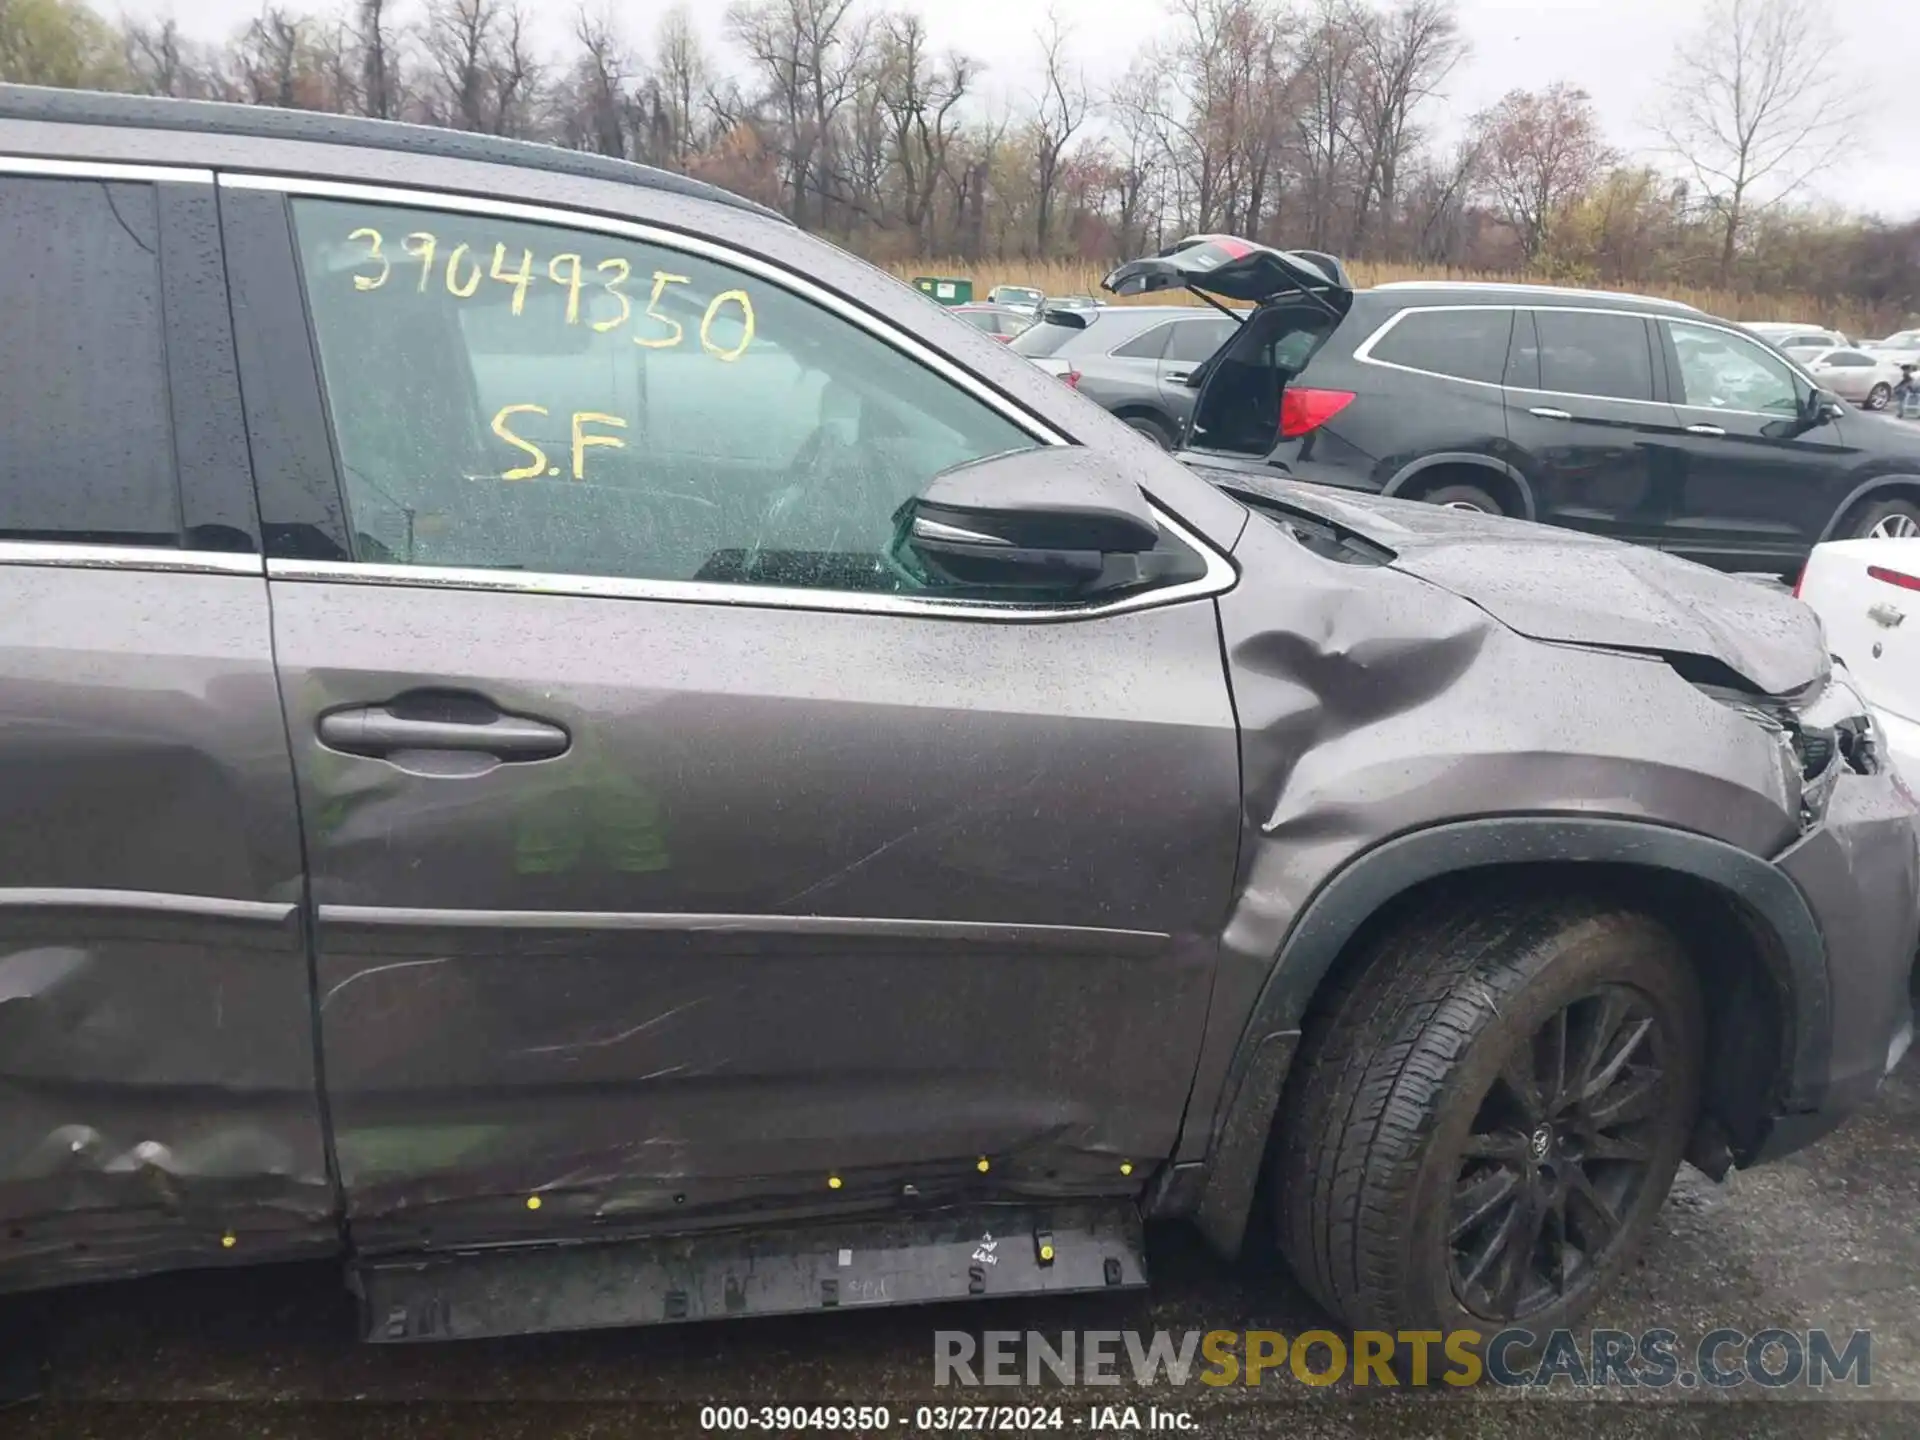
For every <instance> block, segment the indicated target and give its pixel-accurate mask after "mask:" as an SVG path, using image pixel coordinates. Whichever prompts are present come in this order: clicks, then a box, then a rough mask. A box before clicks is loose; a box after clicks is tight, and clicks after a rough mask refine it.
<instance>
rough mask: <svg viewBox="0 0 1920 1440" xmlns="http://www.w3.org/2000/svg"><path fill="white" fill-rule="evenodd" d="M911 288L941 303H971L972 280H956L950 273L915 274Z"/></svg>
mask: <svg viewBox="0 0 1920 1440" xmlns="http://www.w3.org/2000/svg"><path fill="white" fill-rule="evenodd" d="M913 288H914V289H916V290H918V291H919V292H920V293H921V294H922V295H927V296H931V297H932V298H933V299H935V300H937V301H939V302H940V303H941V304H942V305H969V304H972V303H973V281H971V280H957V279H955V278H954V277H953V276H951V275H916V276H914V277H913Z"/></svg>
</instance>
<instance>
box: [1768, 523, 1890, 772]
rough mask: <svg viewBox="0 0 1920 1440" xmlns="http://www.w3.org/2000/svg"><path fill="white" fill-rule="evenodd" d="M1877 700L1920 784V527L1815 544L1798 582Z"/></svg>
mask: <svg viewBox="0 0 1920 1440" xmlns="http://www.w3.org/2000/svg"><path fill="white" fill-rule="evenodd" d="M1793 593H1794V594H1796V595H1798V596H1799V597H1800V598H1801V599H1802V600H1804V601H1806V603H1807V604H1809V605H1811V606H1812V607H1813V609H1814V611H1815V612H1816V613H1817V614H1818V615H1819V616H1820V622H1821V624H1822V625H1823V626H1824V627H1825V629H1826V634H1827V643H1828V644H1829V645H1830V646H1832V648H1833V653H1834V654H1835V655H1836V656H1838V657H1839V658H1840V659H1841V660H1842V661H1844V662H1845V664H1846V666H1847V669H1848V671H1849V672H1850V673H1851V675H1852V676H1853V677H1854V679H1855V680H1856V681H1857V682H1858V684H1859V686H1860V692H1861V694H1863V695H1864V696H1865V697H1866V699H1867V703H1868V704H1870V705H1872V706H1873V708H1874V712H1875V715H1876V718H1877V719H1878V721H1879V723H1880V727H1881V732H1882V734H1883V735H1884V736H1885V743H1886V751H1887V754H1888V756H1889V757H1890V758H1891V759H1892V761H1893V762H1894V764H1895V766H1896V767H1897V768H1898V770H1899V771H1900V773H1901V774H1903V775H1904V776H1906V778H1907V780H1908V781H1909V782H1910V783H1912V784H1916V785H1920V622H1916V624H1915V625H1908V624H1907V623H1906V622H1907V621H1908V620H1909V619H1910V618H1914V616H1915V615H1916V614H1920V527H1912V528H1908V529H1905V530H1903V531H1902V532H1901V533H1900V535H1899V536H1898V538H1887V539H1873V540H1833V541H1829V542H1828V543H1827V544H1825V545H1819V546H1816V547H1814V552H1813V554H1812V555H1810V556H1809V557H1807V568H1806V570H1805V571H1804V572H1802V574H1801V576H1800V581H1799V584H1798V585H1796V586H1795V587H1794V592H1793Z"/></svg>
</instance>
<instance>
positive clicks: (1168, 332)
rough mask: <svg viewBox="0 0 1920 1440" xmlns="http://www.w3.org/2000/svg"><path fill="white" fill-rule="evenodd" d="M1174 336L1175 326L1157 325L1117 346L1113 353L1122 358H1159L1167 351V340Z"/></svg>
mask: <svg viewBox="0 0 1920 1440" xmlns="http://www.w3.org/2000/svg"><path fill="white" fill-rule="evenodd" d="M1172 338H1173V326H1171V325H1155V326H1153V327H1152V328H1151V329H1147V330H1142V331H1141V332H1140V333H1139V334H1138V335H1136V336H1134V337H1133V338H1132V339H1131V340H1129V341H1127V343H1126V344H1124V345H1121V346H1118V347H1116V348H1115V350H1114V352H1113V353H1114V354H1115V355H1116V356H1118V357H1119V358H1120V359H1122V360H1158V359H1160V357H1161V356H1163V355H1165V354H1166V353H1167V341H1168V340H1170V339H1172Z"/></svg>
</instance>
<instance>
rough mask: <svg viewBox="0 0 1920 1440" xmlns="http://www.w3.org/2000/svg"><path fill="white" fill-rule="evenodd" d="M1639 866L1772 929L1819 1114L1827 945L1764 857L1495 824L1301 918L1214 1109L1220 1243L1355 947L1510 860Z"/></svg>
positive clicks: (1678, 835) (1798, 1085)
mask: <svg viewBox="0 0 1920 1440" xmlns="http://www.w3.org/2000/svg"><path fill="white" fill-rule="evenodd" d="M1535 863H1566V864H1608V865H1625V866H1635V867H1639V868H1641V869H1648V870H1657V871H1665V872H1669V873H1677V874H1681V875H1686V876H1690V877H1692V878H1693V879H1695V880H1698V881H1701V882H1704V883H1706V884H1708V885H1711V886H1712V887H1714V888H1715V889H1716V890H1718V891H1720V892H1721V893H1722V894H1723V895H1725V896H1726V897H1727V898H1728V899H1730V900H1732V901H1734V902H1735V903H1736V904H1737V905H1739V906H1740V907H1741V908H1742V909H1743V910H1744V911H1745V912H1746V913H1747V914H1748V915H1749V916H1750V917H1751V918H1752V919H1753V920H1754V921H1755V922H1756V923H1757V924H1759V925H1762V926H1764V927H1766V928H1767V929H1768V930H1769V931H1771V933H1772V938H1773V940H1774V942H1775V944H1776V947H1777V953H1778V954H1779V956H1780V957H1782V960H1783V962H1784V964H1783V972H1784V973H1781V974H1779V975H1776V976H1774V977H1773V978H1774V979H1775V982H1776V984H1777V985H1778V986H1779V987H1780V988H1781V989H1782V990H1783V991H1784V997H1783V998H1784V1000H1785V1003H1786V1008H1787V1012H1788V1013H1787V1016H1786V1021H1787V1031H1786V1033H1787V1035H1788V1037H1789V1047H1790V1049H1789V1056H1788V1073H1787V1076H1786V1077H1785V1078H1786V1083H1785V1086H1784V1092H1785V1097H1786V1098H1785V1107H1786V1108H1787V1109H1790V1110H1802V1109H1812V1108H1814V1107H1815V1106H1816V1105H1817V1104H1818V1102H1819V1098H1820V1095H1821V1092H1822V1091H1823V1089H1824V1085H1825V1078H1826V1066H1827V1058H1828V1055H1829V1052H1830V1050H1831V1043H1832V1040H1831V1034H1830V1020H1829V1008H1830V1007H1829V995H1828V981H1827V963H1826V946H1825V942H1824V941H1823V939H1822V937H1821V932H1820V927H1819V924H1818V922H1817V921H1816V920H1815V919H1814V916H1813V912H1812V911H1811V910H1810V909H1809V908H1808V906H1807V902H1806V900H1805V899H1804V898H1803V897H1802V895H1801V893H1800V889H1799V887H1798V886H1797V885H1795V884H1794V882H1793V881H1792V879H1791V878H1789V877H1788V876H1787V875H1786V873H1785V872H1784V871H1782V870H1780V869H1778V868H1777V867H1775V866H1774V865H1772V864H1770V863H1769V862H1767V861H1766V860H1763V859H1761V858H1760V857H1759V856H1757V855H1751V854H1749V853H1748V852H1746V851H1745V850H1741V849H1739V848H1738V847H1737V846H1733V845H1729V844H1727V843H1726V842H1725V841H1723V840H1716V839H1714V838H1712V837H1711V836H1707V835H1699V834H1695V833H1693V832H1692V831H1687V830H1676V829H1673V828H1671V827H1668V826H1664V825H1657V824H1649V823H1646V822H1643V821H1635V820H1613V819H1604V818H1599V817H1595V818H1591V819H1589V818H1569V817H1563V816H1495V817H1490V818H1487V819H1482V820H1465V821H1458V822H1454V823H1450V824H1443V825H1435V826H1431V827H1428V828H1425V829H1421V830H1415V831H1410V832H1407V833H1404V834H1402V835H1399V836H1397V837H1396V838H1394V839H1391V840H1387V841H1384V842H1382V843H1381V844H1379V845H1377V846H1375V847H1374V848H1372V849H1370V850H1367V851H1365V852H1364V853H1362V854H1361V855H1359V856H1357V857H1355V858H1354V859H1352V860H1350V861H1348V862H1347V864H1346V865H1345V866H1343V867H1342V868H1341V869H1339V870H1337V871H1336V872H1334V874H1333V875H1332V877H1331V878H1329V879H1328V880H1326V881H1325V882H1324V883H1323V884H1322V885H1321V886H1320V888H1319V890H1317V891H1316V892H1315V893H1314V895H1313V897H1312V899H1310V900H1309V901H1308V902H1307V904H1306V905H1305V906H1304V907H1303V908H1302V909H1301V912H1300V914H1299V916H1298V917H1297V918H1296V919H1295V921H1294V923H1293V927H1292V929H1291V930H1289V931H1288V933H1287V938H1286V940H1285V941H1284V942H1282V944H1281V947H1280V953H1279V955H1278V957H1277V958H1276V959H1275V961H1274V965H1273V969H1272V971H1271V972H1270V973H1269V974H1268V976H1267V981H1266V984H1265V985H1264V986H1263V987H1262V988H1261V991H1260V995H1259V998H1258V999H1257V1000H1255V1002H1254V1005H1253V1009H1252V1012H1251V1013H1250V1014H1249V1016H1248V1019H1247V1023H1246V1026H1245V1027H1244V1029H1243V1030H1242V1031H1241V1036H1240V1041H1239V1044H1238V1045H1237V1046H1236V1048H1235V1050H1234V1055H1233V1059H1232V1061H1231V1062H1230V1063H1229V1065H1228V1068H1227V1078H1226V1081H1225V1082H1224V1083H1223V1084H1222V1086H1221V1088H1220V1095H1219V1099H1218V1102H1217V1104H1216V1105H1215V1108H1214V1114H1213V1125H1212V1130H1211V1132H1210V1137H1209V1142H1208V1148H1207V1158H1206V1160H1205V1161H1204V1162H1202V1166H1201V1167H1200V1168H1201V1170H1202V1172H1203V1173H1202V1174H1201V1175H1200V1176H1199V1177H1196V1178H1197V1182H1198V1194H1197V1196H1196V1195H1194V1192H1193V1191H1192V1190H1188V1189H1187V1188H1186V1185H1187V1184H1192V1183H1194V1182H1193V1181H1186V1182H1185V1183H1182V1184H1180V1185H1179V1187H1178V1188H1179V1189H1180V1190H1181V1191H1183V1192H1184V1193H1185V1194H1186V1195H1187V1196H1188V1197H1190V1198H1191V1202H1192V1204H1193V1214H1194V1218H1195V1220H1196V1223H1197V1224H1198V1225H1199V1227H1200V1230H1201V1232H1202V1233H1203V1234H1204V1235H1205V1236H1206V1238H1207V1240H1208V1242H1209V1243H1210V1244H1211V1245H1212V1246H1213V1247H1214V1248H1215V1249H1217V1250H1219V1251H1220V1252H1221V1253H1223V1254H1228V1255H1231V1254H1234V1253H1237V1252H1238V1250H1239V1248H1240V1242H1241V1240H1242V1238H1243V1237H1244V1235H1245V1233H1246V1224H1247V1218H1248V1214H1249V1212H1250V1210H1251V1209H1252V1204H1253V1195H1254V1187H1255V1185H1256V1183H1257V1181H1258V1180H1259V1175H1260V1168H1261V1162H1262V1159H1263V1158H1264V1156H1265V1153H1266V1143H1267V1136H1268V1133H1269V1131H1270V1130H1271V1128H1272V1125H1273V1119H1274V1115H1275V1113H1276V1112H1277V1111H1278V1109H1279V1104H1280V1099H1281V1096H1282V1093H1283V1091H1284V1090H1285V1087H1286V1080H1287V1075H1288V1072H1289V1071H1290V1069H1291V1068H1292V1061H1293V1055H1294V1051H1295V1049H1296V1048H1297V1046H1298V1044H1299V1040H1300V1029H1301V1023H1302V1021H1303V1019H1304V1018H1305V1016H1306V1013H1307V1006H1308V1004H1309V1003H1310V1002H1311V1000H1312V998H1313V995H1314V992H1315V991H1316V990H1317V989H1318V988H1319V985H1320V983H1321V981H1323V980H1324V979H1325V978H1326V976H1327V972H1328V971H1329V970H1331V969H1332V967H1333V964H1334V962H1335V961H1336V960H1337V959H1338V958H1339V956H1340V954H1341V952H1342V951H1343V950H1344V949H1345V948H1346V946H1347V943H1348V942H1349V941H1351V940H1352V939H1353V937H1354V936H1355V934H1356V933H1358V931H1359V929H1360V927H1361V926H1362V925H1363V924H1365V923H1366V921H1367V920H1368V919H1369V918H1370V917H1372V916H1373V915H1375V914H1377V913H1378V912H1379V910H1380V908H1381V907H1382V906H1383V905H1385V904H1387V903H1388V902H1390V901H1391V900H1393V899H1394V898H1395V897H1397V896H1399V895H1402V894H1404V893H1405V892H1406V891H1408V890H1410V889H1411V888H1412V887H1414V886H1415V885H1418V884H1421V883H1423V882H1425V881H1429V880H1434V879H1437V878H1439V877H1442V876H1445V875H1451V874H1456V873H1461V872H1465V871H1470V870H1481V869H1487V868H1490V867H1494V866H1501V865H1510V864H1535Z"/></svg>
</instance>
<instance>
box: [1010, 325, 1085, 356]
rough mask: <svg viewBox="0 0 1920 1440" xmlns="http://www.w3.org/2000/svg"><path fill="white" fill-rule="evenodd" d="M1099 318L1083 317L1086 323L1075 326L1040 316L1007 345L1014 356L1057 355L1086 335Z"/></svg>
mask: <svg viewBox="0 0 1920 1440" xmlns="http://www.w3.org/2000/svg"><path fill="white" fill-rule="evenodd" d="M1080 318H1082V317H1080V316H1075V317H1074V319H1075V320H1078V319H1080ZM1099 318H1100V317H1099V316H1098V315H1088V316H1086V317H1085V319H1086V322H1087V323H1086V324H1085V325H1077V324H1074V323H1072V322H1070V321H1063V320H1056V319H1053V318H1052V317H1050V316H1047V315H1042V316H1041V317H1040V319H1039V320H1038V321H1036V322H1035V323H1034V324H1032V325H1029V326H1028V327H1027V328H1026V329H1024V330H1022V331H1021V332H1020V333H1019V334H1018V335H1016V336H1014V337H1013V339H1012V340H1011V341H1010V342H1009V344H1010V345H1011V347H1012V349H1013V351H1014V352H1015V353H1016V354H1019V355H1030V356H1032V357H1033V358H1035V359H1042V358H1044V357H1046V356H1048V355H1055V354H1058V353H1059V352H1060V351H1061V350H1063V349H1065V348H1066V347H1067V346H1068V345H1069V344H1071V343H1072V342H1073V341H1075V340H1077V339H1079V338H1080V336H1082V335H1084V334H1086V332H1087V331H1088V330H1089V329H1090V328H1092V326H1093V324H1094V322H1095V321H1097V320H1098V319H1099Z"/></svg>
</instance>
